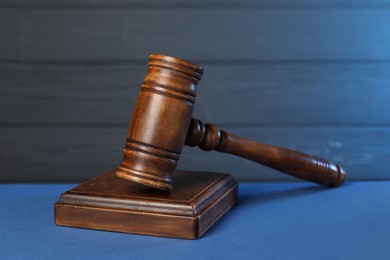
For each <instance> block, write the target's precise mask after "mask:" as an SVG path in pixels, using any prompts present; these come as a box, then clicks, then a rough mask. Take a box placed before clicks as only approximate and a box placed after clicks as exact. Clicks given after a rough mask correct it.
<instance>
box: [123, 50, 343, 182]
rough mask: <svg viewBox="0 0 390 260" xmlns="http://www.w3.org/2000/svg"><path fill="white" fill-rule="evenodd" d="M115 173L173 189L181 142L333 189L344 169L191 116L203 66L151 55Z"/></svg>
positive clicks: (340, 180) (126, 177) (339, 180)
mask: <svg viewBox="0 0 390 260" xmlns="http://www.w3.org/2000/svg"><path fill="white" fill-rule="evenodd" d="M148 65H149V70H148V72H147V74H146V76H145V79H144V82H143V84H142V87H141V90H140V92H139V95H138V99H137V103H136V106H135V109H134V112H133V115H132V119H131V122H130V126H129V129H128V133H127V139H126V144H125V147H124V152H123V161H122V164H121V165H120V166H119V167H118V168H117V170H116V175H117V176H119V177H121V178H124V179H127V180H131V181H135V182H138V183H141V184H144V185H147V186H151V187H155V188H158V189H162V190H171V189H172V183H173V181H172V173H173V172H174V170H175V169H176V166H177V162H178V160H179V156H180V153H181V151H182V149H183V146H184V144H186V145H189V146H199V147H200V148H201V149H203V150H206V151H211V150H216V151H219V152H224V153H230V154H234V155H237V156H240V157H243V158H246V159H249V160H252V161H255V162H258V163H261V164H263V165H266V166H268V167H271V168H273V169H275V170H278V171H281V172H284V173H286V174H289V175H291V176H295V177H297V178H300V179H304V180H309V181H313V182H316V183H319V184H323V185H327V186H332V187H337V186H339V185H341V184H342V183H343V182H344V179H345V175H346V173H345V171H344V170H343V169H342V168H341V167H340V166H339V165H334V164H332V163H330V162H328V161H326V160H323V159H320V158H317V157H315V156H311V155H306V154H303V153H301V152H297V151H292V150H288V149H285V148H281V147H276V146H271V145H267V144H263V143H258V142H254V141H250V140H247V139H244V138H240V137H237V136H234V135H232V134H229V133H227V132H225V131H223V130H219V129H218V128H217V127H216V126H214V125H212V124H203V123H202V122H201V121H200V120H197V119H194V118H191V117H192V111H193V106H194V102H195V96H196V89H197V84H198V82H199V80H200V79H201V77H202V75H203V69H202V67H200V66H198V65H195V64H193V63H191V62H188V61H185V60H181V59H178V58H174V57H169V56H165V55H161V54H152V55H150V57H149V63H148Z"/></svg>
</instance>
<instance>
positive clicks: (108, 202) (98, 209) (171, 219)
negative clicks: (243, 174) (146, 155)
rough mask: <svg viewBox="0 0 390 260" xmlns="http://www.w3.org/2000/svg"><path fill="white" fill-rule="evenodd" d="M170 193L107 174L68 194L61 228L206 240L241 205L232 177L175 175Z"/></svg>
mask: <svg viewBox="0 0 390 260" xmlns="http://www.w3.org/2000/svg"><path fill="white" fill-rule="evenodd" d="M173 179H174V181H175V186H174V188H173V189H172V191H171V192H167V191H162V190H158V189H154V188H151V187H147V186H144V185H140V184H138V183H135V182H130V181H125V180H123V179H121V178H118V177H117V176H116V175H115V171H110V172H107V173H105V174H103V175H101V176H98V177H96V178H94V179H92V180H90V181H88V182H86V183H84V184H81V185H80V186H78V187H76V188H74V189H72V190H70V191H67V192H65V193H64V194H62V195H61V197H60V199H59V200H58V202H57V203H56V204H55V223H56V224H57V225H61V226H69V227H80V228H89V229H98V230H106V231H118V232H126V233H136V234H144V235H154V236H165V237H173V238H186V239H196V238H199V237H200V236H202V235H203V234H204V233H205V232H206V231H207V230H208V229H209V228H210V227H211V226H212V225H213V224H214V223H215V222H216V221H217V220H218V219H219V218H220V217H221V216H223V215H224V214H225V213H226V212H227V211H228V210H229V209H230V208H231V207H232V206H233V205H234V204H235V203H236V201H237V183H236V182H235V181H234V180H233V178H232V177H231V176H230V175H228V174H223V173H215V172H195V171H176V172H174V174H173Z"/></svg>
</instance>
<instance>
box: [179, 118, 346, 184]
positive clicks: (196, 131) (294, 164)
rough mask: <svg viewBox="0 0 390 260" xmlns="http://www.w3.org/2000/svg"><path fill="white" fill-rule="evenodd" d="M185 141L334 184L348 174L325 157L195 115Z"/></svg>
mask: <svg viewBox="0 0 390 260" xmlns="http://www.w3.org/2000/svg"><path fill="white" fill-rule="evenodd" d="M185 144H186V145H189V146H199V147H200V148H201V149H202V150H205V151H211V150H216V151H219V152H224V153H230V154H234V155H237V156H240V157H243V158H246V159H248V160H251V161H255V162H258V163H261V164H263V165H266V166H268V167H271V168H273V169H275V170H278V171H281V172H284V173H287V174H289V175H291V176H294V177H297V178H300V179H304V180H308V181H313V182H316V183H319V184H323V185H328V186H332V187H337V186H340V185H341V184H342V183H343V182H344V179H345V175H346V173H345V171H344V170H343V168H341V167H340V166H339V165H334V164H332V163H330V162H328V161H326V160H324V159H321V158H317V157H315V156H313V155H307V154H304V153H301V152H297V151H293V150H289V149H286V148H282V147H277V146H272V145H268V144H263V143H259V142H253V141H250V140H247V139H245V138H241V137H237V136H234V135H232V134H229V133H227V132H225V131H223V130H219V129H218V128H217V127H216V126H215V125H213V124H203V122H202V121H200V120H197V119H194V118H192V119H191V124H190V128H189V130H188V134H187V139H186V142H185Z"/></svg>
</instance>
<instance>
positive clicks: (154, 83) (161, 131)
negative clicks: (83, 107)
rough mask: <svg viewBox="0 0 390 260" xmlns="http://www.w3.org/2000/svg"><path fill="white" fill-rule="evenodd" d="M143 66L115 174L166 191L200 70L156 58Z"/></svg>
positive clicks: (181, 141) (152, 57) (179, 148)
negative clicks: (138, 88) (140, 83)
mask: <svg viewBox="0 0 390 260" xmlns="http://www.w3.org/2000/svg"><path fill="white" fill-rule="evenodd" d="M148 65H149V70H148V72H147V74H146V76H145V79H144V82H143V84H142V87H141V90H140V92H139V95H138V99H137V103H136V105H135V109H134V112H133V116H132V118H131V122H130V126H129V130H128V133H127V140H126V144H125V148H124V151H123V161H122V164H121V165H120V166H119V167H118V170H117V172H116V174H117V175H118V176H119V177H121V178H124V179H128V180H132V181H136V182H139V183H142V184H145V185H148V186H151V187H155V188H158V189H163V190H171V189H172V177H171V174H172V172H173V171H174V170H175V168H176V165H177V162H178V160H179V155H180V153H181V151H182V149H183V145H184V141H185V138H186V134H187V130H188V126H189V124H190V120H191V116H192V110H193V105H194V102H195V95H196V85H197V83H198V81H199V80H200V79H201V77H202V74H203V69H202V68H201V67H200V66H198V65H195V64H193V63H190V62H188V61H184V60H181V59H177V58H173V57H169V56H164V55H160V54H152V55H150V57H149V64H148Z"/></svg>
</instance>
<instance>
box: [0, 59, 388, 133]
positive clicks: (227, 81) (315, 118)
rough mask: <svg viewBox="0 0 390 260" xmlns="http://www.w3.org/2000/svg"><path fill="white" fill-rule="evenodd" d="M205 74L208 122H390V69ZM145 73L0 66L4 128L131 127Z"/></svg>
mask: <svg viewBox="0 0 390 260" xmlns="http://www.w3.org/2000/svg"><path fill="white" fill-rule="evenodd" d="M145 62H146V59H145ZM204 67H205V75H204V76H203V79H202V81H201V82H200V84H199V87H198V94H197V99H196V103H195V114H194V116H195V117H198V118H201V119H202V120H204V121H208V122H214V123H218V124H233V125H237V124H245V125H248V124H249V125H253V124H261V125H269V124H272V125H274V126H275V125H281V126H284V125H299V124H304V125H315V124H320V125H326V124H328V125H356V124H358V125H370V124H375V125H383V124H389V123H390V113H389V111H390V103H389V102H388V100H389V98H388V97H389V95H390V92H389V91H390V89H389V87H388V82H389V81H390V74H389V73H388V72H389V70H390V64H387V63H384V64H370V63H369V64H349V63H341V64H339V63H330V64H310V63H309V64H294V63H292V64H290V63H287V64H285V63H281V64H279V63H271V64H269V63H266V64H257V63H255V64H207V63H206V64H205V65H204ZM145 73H146V67H145V65H144V64H95V65H91V64H89V65H82V64H79V65H74V64H68V65H3V66H0V86H1V88H0V119H1V121H0V123H1V124H2V125H10V124H11V125H27V126H28V125H35V126H36V125H44V126H56V125H63V124H65V125H69V126H72V125H79V126H83V125H84V126H88V125H97V126H99V125H106V126H107V125H108V126H127V125H128V122H129V119H130V116H131V111H132V110H133V107H134V105H135V101H136V98H137V93H138V91H139V88H140V85H141V83H142V80H143V77H144V75H145ZM215 101H218V102H215ZM102 104H105V105H102ZM248 111H253V113H248Z"/></svg>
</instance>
